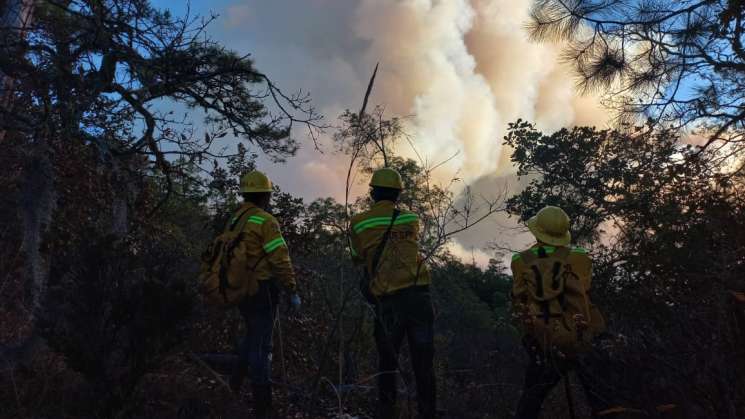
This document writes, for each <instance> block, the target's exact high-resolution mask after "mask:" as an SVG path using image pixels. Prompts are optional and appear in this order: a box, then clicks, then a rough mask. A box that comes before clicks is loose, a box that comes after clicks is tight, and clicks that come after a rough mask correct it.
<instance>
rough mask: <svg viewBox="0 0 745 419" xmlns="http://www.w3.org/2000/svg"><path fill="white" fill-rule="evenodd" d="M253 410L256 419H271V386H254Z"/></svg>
mask: <svg viewBox="0 0 745 419" xmlns="http://www.w3.org/2000/svg"><path fill="white" fill-rule="evenodd" d="M253 395H254V410H255V411H256V418H257V419H271V418H272V417H273V415H272V386H270V385H263V386H261V385H254V386H253Z"/></svg>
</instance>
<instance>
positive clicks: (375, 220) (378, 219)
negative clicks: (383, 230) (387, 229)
mask: <svg viewBox="0 0 745 419" xmlns="http://www.w3.org/2000/svg"><path fill="white" fill-rule="evenodd" d="M378 222H386V223H390V222H391V217H374V218H368V219H367V220H365V221H360V222H359V223H357V224H356V225H355V226H354V230H355V231H357V229H359V228H362V227H363V226H365V225H367V224H370V223H378Z"/></svg>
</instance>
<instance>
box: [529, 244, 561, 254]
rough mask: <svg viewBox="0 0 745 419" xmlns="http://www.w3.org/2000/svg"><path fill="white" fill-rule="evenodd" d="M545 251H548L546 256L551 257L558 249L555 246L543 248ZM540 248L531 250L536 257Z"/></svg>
mask: <svg viewBox="0 0 745 419" xmlns="http://www.w3.org/2000/svg"><path fill="white" fill-rule="evenodd" d="M543 248H544V249H546V254H547V255H550V254H551V253H553V252H555V251H556V248H555V247H553V246H543ZM538 249H539V248H538V247H534V248H532V249H530V251H531V252H533V253H534V254H535V255H536V256H537V255H538Z"/></svg>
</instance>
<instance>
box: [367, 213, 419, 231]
mask: <svg viewBox="0 0 745 419" xmlns="http://www.w3.org/2000/svg"><path fill="white" fill-rule="evenodd" d="M418 219H419V217H417V215H416V214H402V215H399V216H398V217H397V218H396V221H394V222H393V225H400V224H408V223H413V222H415V221H417V220H418ZM390 223H391V217H374V218H368V219H367V220H365V221H361V222H359V223H357V224H356V225H355V226H354V232H355V233H360V232H362V231H364V230H367V229H368V228H373V227H380V226H388V225H389V224H390Z"/></svg>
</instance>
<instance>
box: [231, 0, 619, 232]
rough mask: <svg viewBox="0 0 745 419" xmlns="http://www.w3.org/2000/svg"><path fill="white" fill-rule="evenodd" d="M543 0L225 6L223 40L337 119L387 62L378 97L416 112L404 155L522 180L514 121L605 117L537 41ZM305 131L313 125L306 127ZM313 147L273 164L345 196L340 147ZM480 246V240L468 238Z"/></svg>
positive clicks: (485, 178) (326, 0)
mask: <svg viewBox="0 0 745 419" xmlns="http://www.w3.org/2000/svg"><path fill="white" fill-rule="evenodd" d="M531 3H532V1H531V0H440V1H436V0H344V1H334V0H303V1H299V0H275V1H271V2H267V1H261V0H240V1H238V2H236V3H235V4H233V5H231V6H229V7H228V8H227V9H226V10H223V11H219V12H220V13H221V14H222V15H223V17H224V19H222V22H223V27H222V28H221V30H220V34H219V37H222V38H223V39H222V41H223V42H225V43H226V44H227V45H228V46H230V47H232V48H235V49H238V50H240V51H251V52H253V53H254V57H255V59H256V62H257V66H259V68H261V69H262V70H263V71H265V72H266V73H268V74H271V75H272V76H273V77H274V78H275V79H276V81H277V82H279V83H280V84H281V85H282V86H283V87H284V88H285V89H288V90H291V89H301V88H302V89H306V90H307V89H309V90H310V93H311V95H312V97H313V99H314V101H315V103H316V104H317V106H319V108H320V109H319V110H320V111H322V112H323V113H324V114H325V115H327V116H328V117H329V122H330V123H333V122H334V119H335V117H336V116H337V115H339V114H340V113H341V112H342V111H343V110H344V109H346V108H350V109H358V108H359V106H360V102H361V99H362V95H363V93H364V89H365V87H366V83H367V80H368V78H369V76H370V73H371V71H372V69H373V67H374V66H375V63H377V62H380V71H379V73H378V77H377V80H376V83H375V88H374V92H373V95H372V98H371V103H374V104H381V105H384V106H385V108H386V113H387V115H390V116H394V115H397V116H410V118H408V119H407V121H408V122H407V126H406V129H407V132H408V133H409V134H410V135H411V138H412V144H413V148H412V147H411V146H410V145H409V144H408V143H406V142H402V143H401V144H400V145H399V147H398V150H396V151H397V152H398V153H399V154H402V155H404V156H409V157H415V158H419V157H417V156H420V157H422V158H423V159H425V160H426V162H427V163H428V164H438V163H441V162H445V161H447V163H446V164H444V165H443V166H442V167H441V168H439V169H438V171H437V172H436V176H438V178H439V179H440V180H443V181H444V180H447V179H450V177H452V176H458V177H461V178H463V179H464V180H465V181H466V182H469V183H476V184H478V185H484V186H483V187H484V188H485V191H484V192H485V194H487V195H488V192H489V186H488V185H490V182H489V180H490V179H494V178H496V177H501V178H503V179H504V178H509V177H514V175H513V174H514V170H513V168H512V167H511V165H510V164H509V151H508V150H505V149H504V148H503V146H502V137H503V136H504V133H505V131H506V129H507V124H508V123H509V122H512V121H515V120H516V119H518V118H522V119H527V120H530V121H534V122H535V123H536V124H537V125H538V127H539V128H540V129H543V130H547V131H551V130H555V129H558V128H561V127H565V126H571V125H585V124H586V125H593V124H603V123H604V122H605V116H604V112H603V110H602V109H601V107H600V106H599V105H598V101H597V99H596V98H594V97H577V96H576V95H575V93H574V80H573V77H572V74H571V72H570V71H569V69H568V68H567V66H566V65H564V64H561V63H560V60H559V59H558V52H559V50H560V47H559V46H558V45H551V44H536V43H533V42H531V41H530V40H529V39H528V36H527V34H526V31H525V30H524V25H525V23H526V21H527V19H528V13H529V8H530V5H531ZM297 134H298V135H302V133H297ZM322 149H324V150H325V153H324V154H319V153H318V152H317V151H316V150H314V149H313V147H305V148H304V149H303V150H301V152H300V154H299V155H298V156H297V157H296V158H294V159H292V160H290V162H289V163H288V165H286V166H283V167H281V168H276V167H267V169H268V170H269V172H270V174H271V175H272V176H273V177H274V178H275V179H276V180H277V182H278V183H279V184H280V185H282V186H283V187H284V188H285V189H287V190H289V191H290V192H293V193H297V194H301V195H303V196H305V197H308V198H312V197H316V196H328V195H330V196H334V197H336V198H343V191H344V180H343V179H344V175H345V173H346V161H345V158H344V156H339V155H335V154H333V152H332V148H329V147H328V144H326V146H325V147H324V145H323V144H322ZM468 241H469V242H472V243H469V245H471V246H474V245H479V246H480V245H482V244H483V243H482V244H476V243H478V242H479V240H478V239H475V240H468Z"/></svg>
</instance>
